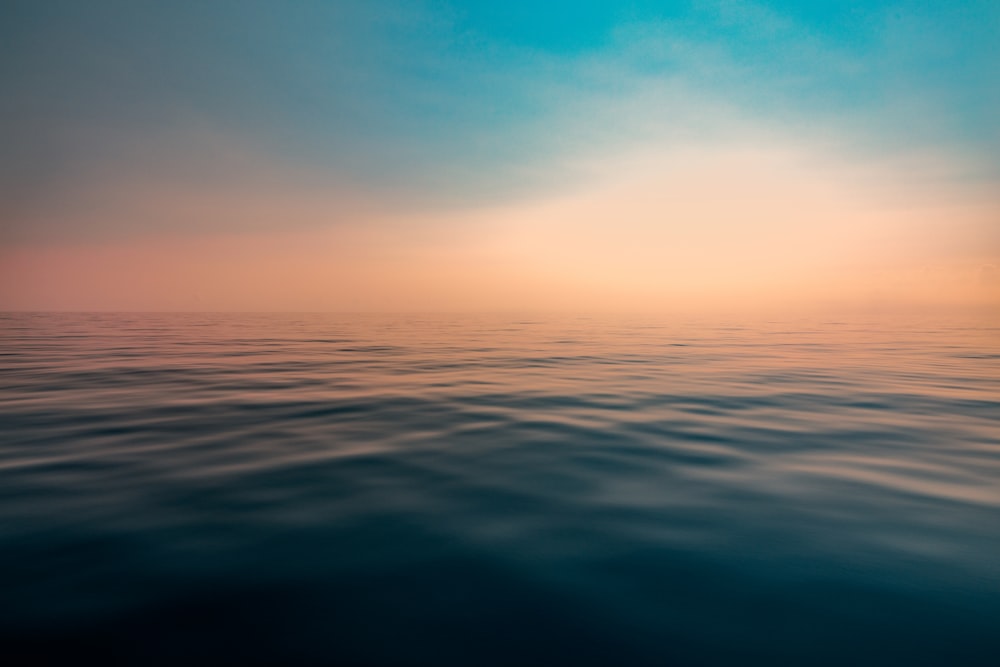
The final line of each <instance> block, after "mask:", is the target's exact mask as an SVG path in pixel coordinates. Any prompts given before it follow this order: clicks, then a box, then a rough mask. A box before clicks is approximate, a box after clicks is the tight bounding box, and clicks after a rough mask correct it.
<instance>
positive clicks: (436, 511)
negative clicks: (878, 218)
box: [0, 314, 1000, 666]
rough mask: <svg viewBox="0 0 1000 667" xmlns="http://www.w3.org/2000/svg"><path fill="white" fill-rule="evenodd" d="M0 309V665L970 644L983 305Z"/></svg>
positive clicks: (694, 657) (982, 427) (992, 632)
mask: <svg viewBox="0 0 1000 667" xmlns="http://www.w3.org/2000/svg"><path fill="white" fill-rule="evenodd" d="M0 317H2V319H0V434H2V436H0V592H2V593H0V647H2V649H0V650H2V652H3V653H4V655H5V656H6V660H5V661H4V662H5V664H33V665H34V664H69V663H71V662H73V663H78V662H80V661H88V662H93V663H94V664H137V665H139V664H141V665H150V664H164V665H166V664H170V665H175V664H206V665H207V664H213V665H215V664H234V665H236V664H239V665H247V664H276V665H279V664H280V665H300V664H301V665H306V664H308V665H436V666H437V665H441V666H447V665H514V664H516V665H557V664H565V665H736V664H739V665H747V664H759V665H774V664H788V665H793V664H794V665H803V664H810V665H841V664H854V665H858V664H864V665H868V664H870V665H876V664H877V665H885V664H907V665H914V664H921V665H923V664H927V665H995V664H997V662H996V661H997V656H998V655H1000V328H998V327H997V325H996V322H993V323H990V322H987V321H984V320H970V321H964V320H963V321H957V320H956V321H952V320H947V321H944V320H911V321H906V322H901V321H887V320H884V319H882V320H864V319H860V318H859V319H857V320H852V321H823V320H818V319H816V320H806V319H802V320H786V321H771V322H766V321H757V322H742V321H734V322H727V323H724V324H720V323H718V322H707V321H702V322H698V321H679V320H672V319H670V318H666V317H663V318H653V317H646V318H639V317H552V318H544V317H509V316H471V315H470V316H416V315H407V316H375V315H365V316H344V315H207V314H190V315H180V314H176V315H151V314H150V315H112V314H100V315H84V314H46V315H42V314H34V315H32V314H8V315H4V316H0Z"/></svg>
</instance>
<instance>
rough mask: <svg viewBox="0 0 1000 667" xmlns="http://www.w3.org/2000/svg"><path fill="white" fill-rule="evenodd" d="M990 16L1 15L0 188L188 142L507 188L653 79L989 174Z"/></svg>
mask: <svg viewBox="0 0 1000 667" xmlns="http://www.w3.org/2000/svg"><path fill="white" fill-rule="evenodd" d="M998 7H1000V5H997V3H995V2H958V3H938V2H828V1H826V2H809V3H800V2H770V3H744V2H650V1H640V2H598V1H590V2H586V1H582V2H581V1H577V2H570V1H568V0H553V1H550V2H537V1H536V2H522V1H513V2H504V3H494V2H425V3H415V2H407V3H396V2H363V3H361V2H336V1H333V2H317V1H309V2H306V1H294V2H289V3H277V2H261V1H259V0H249V1H244V2H221V1H215V2H189V1H182V2H170V3H162V2H107V1H99V2H88V3H80V2H73V1H62V2H60V1H58V0H50V1H47V2H14V3H5V9H4V10H3V12H4V20H3V21H2V22H0V26H2V27H0V31H2V42H0V43H2V44H3V46H2V49H3V58H2V62H3V63H4V65H3V70H2V74H3V77H2V79H3V81H4V84H5V85H4V87H5V89H6V90H4V94H3V100H4V101H3V103H2V104H3V117H4V119H5V122H4V123H3V130H2V132H3V137H2V138H3V142H4V145H5V146H6V147H7V150H5V151H4V154H5V157H4V158H3V165H4V168H3V179H4V192H5V193H7V194H8V196H10V193H11V192H14V193H17V192H18V191H20V192H22V196H28V195H27V193H28V192H35V193H38V194H39V196H45V195H48V194H50V193H51V191H52V190H53V189H55V190H59V189H60V188H65V187H73V186H75V185H77V184H78V183H79V182H80V181H81V180H84V181H85V180H86V178H87V176H86V172H87V171H88V170H90V169H91V167H92V165H93V164H94V162H95V161H96V162H103V161H108V162H114V161H119V162H120V163H122V164H123V165H128V166H127V167H126V166H123V167H122V168H131V169H135V168H140V169H141V168H142V166H141V164H132V163H142V162H152V161H155V158H156V156H157V155H158V154H160V153H165V154H169V153H171V152H175V153H180V152H183V151H184V150H185V148H184V147H183V144H184V142H185V140H188V139H189V140H190V141H191V143H192V144H193V145H192V146H191V147H190V149H189V151H190V156H189V157H185V156H184V155H179V156H177V158H176V159H177V160H179V161H181V162H182V163H186V166H185V169H184V170H185V171H189V173H190V170H192V169H193V170H194V171H197V170H198V168H199V167H202V168H204V169H207V170H211V169H212V166H211V164H210V163H211V156H208V155H199V152H200V151H199V146H198V144H199V141H200V140H199V132H204V133H212V134H220V133H225V134H227V135H229V136H230V137H231V140H232V141H234V142H240V143H241V144H244V145H246V146H250V147H253V150H254V151H259V152H261V153H264V154H267V155H272V156H273V157H274V159H275V160H276V161H279V162H286V163H290V164H301V165H303V166H310V167H313V166H315V167H318V168H321V169H329V170H330V172H331V174H336V176H337V177H338V178H347V179H351V180H354V181H356V182H357V183H358V184H359V185H362V186H365V187H372V188H375V189H379V188H384V189H388V190H390V191H394V192H400V193H408V194H409V196H411V197H414V198H415V199H419V200H430V201H433V202H438V203H441V204H444V203H448V202H454V201H456V200H464V199H467V198H473V199H475V198H479V197H484V198H488V197H504V196H515V195H516V194H517V193H518V192H520V191H522V190H524V189H529V190H530V189H531V188H533V187H544V186H545V184H546V182H547V180H548V179H553V178H554V179H557V180H558V178H561V177H563V176H564V175H563V174H558V173H556V174H553V173H552V172H551V171H550V170H549V169H548V168H547V167H548V166H550V165H553V164H557V163H558V162H559V158H560V153H565V152H569V153H572V152H573V151H575V150H577V149H578V148H579V144H580V143H581V142H587V141H588V134H592V139H593V141H595V142H600V141H613V140H614V139H615V136H614V134H615V131H616V130H620V132H621V134H623V135H628V134H629V131H630V129H629V128H628V127H622V128H615V127H614V122H613V119H611V122H610V123H609V125H610V126H608V125H605V126H603V127H595V128H586V127H582V126H581V123H580V120H581V119H580V116H581V115H583V116H586V115H587V113H588V110H587V108H586V106H587V105H588V104H597V103H599V101H600V99H601V98H611V99H614V97H615V96H616V95H625V94H629V93H631V92H634V90H630V86H636V85H639V83H638V82H647V83H648V81H650V80H655V79H657V78H660V79H663V80H668V79H669V80H677V79H683V80H684V81H686V82H687V85H688V86H689V87H690V88H691V89H693V90H695V91H697V93H698V94H699V95H701V96H704V97H708V98H711V99H713V100H716V101H719V102H720V103H724V104H726V105H730V106H733V107H736V108H738V109H739V110H740V112H741V113H742V114H744V115H746V116H747V117H752V118H762V119H774V120H775V121H776V122H778V123H790V124H798V125H801V126H805V127H809V128H812V129H811V131H812V132H813V133H815V134H823V133H828V134H836V135H839V136H840V138H838V141H844V142H848V143H854V144H856V149H857V150H863V148H864V146H866V145H871V146H876V147H877V148H878V149H879V150H892V151H907V150H919V149H921V148H924V147H926V146H928V145H932V146H933V145H938V146H940V145H944V146H947V147H948V148H949V149H951V150H954V151H956V152H959V153H962V154H964V155H967V156H968V157H969V162H970V164H972V165H975V166H974V168H973V167H970V169H971V171H973V172H974V173H973V174H970V176H975V175H978V176H980V177H986V175H987V174H988V176H989V177H993V176H995V174H996V171H997V169H996V167H997V161H998V158H997V157H996V156H997V155H1000V130H998V127H1000V123H997V121H996V120H995V119H996V118H997V117H998V116H1000V113H998V112H1000V82H998V80H1000V74H998V69H1000V66H998V65H997V64H996V63H998V62H1000V53H998V47H997V40H996V39H995V35H996V34H997V30H998V29H1000V9H998ZM602 66H604V67H605V68H606V69H605V71H604V72H603V74H602V71H601V67H602ZM574 114H575V116H574ZM567 115H568V116H569V118H567V117H566V116H567ZM664 122H669V119H664ZM678 122H683V121H678ZM567 125H572V127H570V128H567ZM706 131H707V132H711V129H708V130H706ZM563 133H567V134H570V135H571V136H562V135H563ZM640 139H641V138H640ZM158 142H162V143H164V144H166V146H163V145H160V144H159V143H158ZM566 143H570V144H571V145H569V146H567V145H565V144H566ZM135 153H141V154H143V155H139V156H136V155H135ZM150 168H152V167H150ZM983 170H985V172H983ZM538 172H541V173H543V174H544V176H540V175H539V173H538ZM979 172H983V173H979ZM320 178H321V177H320Z"/></svg>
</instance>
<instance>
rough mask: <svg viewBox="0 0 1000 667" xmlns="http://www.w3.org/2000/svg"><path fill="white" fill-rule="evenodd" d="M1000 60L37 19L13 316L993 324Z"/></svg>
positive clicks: (1, 217) (773, 40) (776, 26)
mask: <svg viewBox="0 0 1000 667" xmlns="http://www.w3.org/2000/svg"><path fill="white" fill-rule="evenodd" d="M997 34H1000V3H997V2H996V1H995V0H983V1H972V2H963V1H957V2H948V3H942V2H931V1H929V0H928V1H920V2H916V1H914V2H879V1H873V2H856V1H851V0H837V1H834V0H814V1H812V2H808V3H806V2H798V1H791V0H786V1H781V2H739V1H723V2H709V1H705V2H653V1H651V0H636V1H633V2H627V1H617V2H610V1H609V2H599V1H596V0H591V1H587V0H575V1H573V2H570V1H568V0H549V1H547V2H546V1H543V0H533V1H532V2H527V1H521V0H508V1H507V2H502V3H501V2H487V1H485V0H484V1H479V2H473V1H466V2H459V1H452V2H446V1H438V2H430V1H428V2H419V1H407V2H401V1H400V2H397V1H394V0H364V1H360V0H359V1H354V0H328V1H326V2H320V1H317V0H311V1H306V0H289V1H288V2H278V1H277V0H272V1H269V2H263V1H260V0H238V1H237V0H200V1H188V0H174V1H171V2H147V1H144V0H121V1H111V0H93V1H90V2H79V1H77V0H41V1H39V0H32V1H22V0H14V1H10V0H7V1H6V2H4V3H3V5H2V6H0V85H2V91H0V119H2V121H0V146H2V151H0V309H29V310H61V309H70V310H496V309H502V310H510V309H527V310H531V309H560V310H604V309H627V310H649V309H653V310H671V309H678V310H690V309H704V308H727V309H732V308H747V307H749V308H762V307H770V306H784V305H796V304H797V305H803V304H812V305H817V304H818V305H820V306H822V307H834V306H837V305H845V304H848V305H849V304H860V305H866V304H867V305H876V306H879V305H904V306H909V305H916V306H922V305H927V306H930V305H978V306H983V307H987V308H993V307H996V306H1000V121H998V120H997V119H998V118H1000V64H998V63H1000V42H998V40H997V38H996V36H997Z"/></svg>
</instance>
